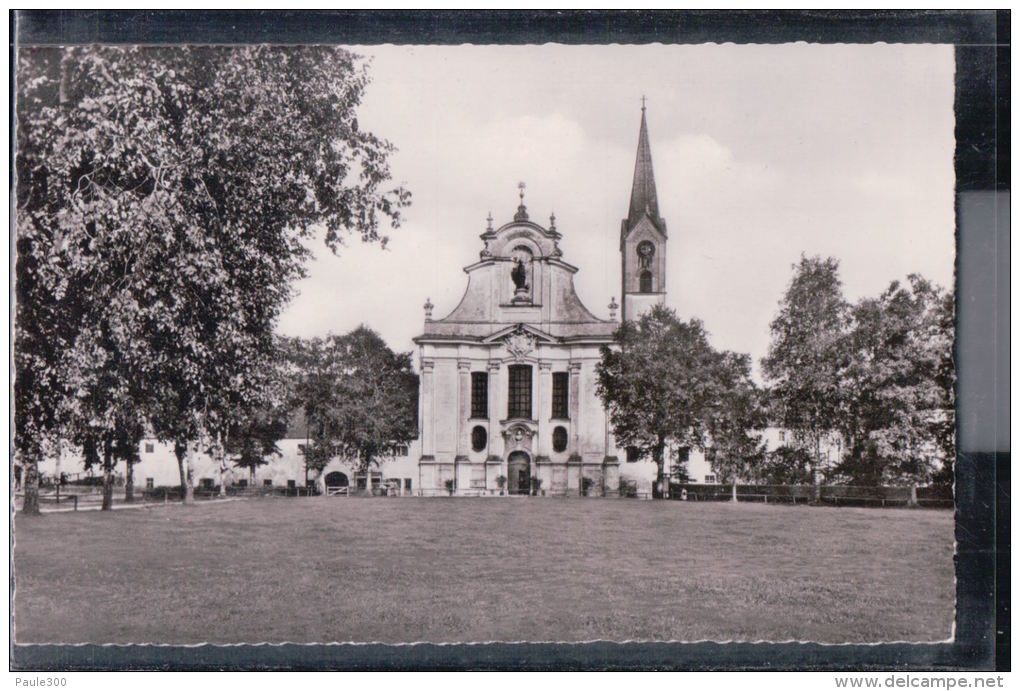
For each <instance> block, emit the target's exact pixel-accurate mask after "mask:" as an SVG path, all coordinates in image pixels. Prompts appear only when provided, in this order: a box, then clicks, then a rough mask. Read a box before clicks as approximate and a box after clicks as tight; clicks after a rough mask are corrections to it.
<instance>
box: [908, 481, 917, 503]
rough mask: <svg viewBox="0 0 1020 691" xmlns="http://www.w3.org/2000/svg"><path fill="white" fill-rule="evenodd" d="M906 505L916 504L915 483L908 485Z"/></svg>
mask: <svg viewBox="0 0 1020 691" xmlns="http://www.w3.org/2000/svg"><path fill="white" fill-rule="evenodd" d="M907 506H917V484H916V483H915V484H911V485H910V500H909V501H908V502H907Z"/></svg>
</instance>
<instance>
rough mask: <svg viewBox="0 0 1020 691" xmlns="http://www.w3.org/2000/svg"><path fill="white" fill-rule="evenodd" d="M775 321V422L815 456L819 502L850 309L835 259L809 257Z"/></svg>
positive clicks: (766, 363) (770, 370) (765, 366)
mask: <svg viewBox="0 0 1020 691" xmlns="http://www.w3.org/2000/svg"><path fill="white" fill-rule="evenodd" d="M793 269H794V273H793V279H792V280H791V282H790V284H789V286H787V289H786V293H785V294H784V295H783V298H782V300H781V301H780V303H779V313H778V314H777V315H776V317H775V318H774V319H773V320H772V324H771V327H770V329H771V335H772V341H771V343H770V345H769V351H768V355H767V356H766V357H765V358H764V359H763V360H762V371H763V373H764V375H765V378H766V380H767V383H768V385H769V387H770V397H771V400H772V402H773V410H772V415H773V416H774V418H775V421H776V422H777V423H778V424H779V425H781V426H782V427H784V428H785V429H786V430H787V431H789V432H791V433H792V434H793V436H794V439H795V441H796V442H797V443H799V444H801V445H802V446H804V447H805V448H806V449H807V450H809V452H810V453H811V456H812V469H811V471H812V477H813V479H814V485H815V500H816V501H818V500H819V499H820V494H821V466H822V442H823V440H824V439H825V438H826V437H828V436H829V435H831V434H833V433H834V432H836V430H838V426H839V421H840V405H841V390H840V381H841V369H842V365H843V364H844V359H845V358H844V353H843V345H844V336H845V333H846V324H847V304H846V300H845V299H844V298H843V289H842V282H841V281H840V278H839V262H837V261H836V260H835V259H833V258H831V257H830V258H827V259H822V258H820V257H804V256H802V257H801V259H800V263H799V264H796V265H794V267H793Z"/></svg>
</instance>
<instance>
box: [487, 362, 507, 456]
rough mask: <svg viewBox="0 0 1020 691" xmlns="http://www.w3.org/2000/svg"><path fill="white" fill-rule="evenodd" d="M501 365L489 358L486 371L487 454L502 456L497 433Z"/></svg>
mask: <svg viewBox="0 0 1020 691" xmlns="http://www.w3.org/2000/svg"><path fill="white" fill-rule="evenodd" d="M500 369H501V365H500V362H499V361H498V360H489V362H488V363H487V365H486V371H488V373H489V386H488V396H489V430H488V432H489V438H488V442H489V456H502V455H503V448H502V444H501V443H500V442H501V439H500V435H499V431H500V429H499V417H500V415H499V408H500V390H499V388H500V387H499V378H500Z"/></svg>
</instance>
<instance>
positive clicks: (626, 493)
mask: <svg viewBox="0 0 1020 691" xmlns="http://www.w3.org/2000/svg"><path fill="white" fill-rule="evenodd" d="M620 496H621V497H632V498H633V497H636V496H637V482H635V481H633V480H627V479H626V478H622V477H621V478H620Z"/></svg>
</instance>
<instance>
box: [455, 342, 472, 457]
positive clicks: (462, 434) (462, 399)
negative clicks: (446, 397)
mask: <svg viewBox="0 0 1020 691" xmlns="http://www.w3.org/2000/svg"><path fill="white" fill-rule="evenodd" d="M457 379H458V381H457V455H458V456H465V457H466V456H467V452H468V448H469V447H470V441H469V439H470V435H471V425H470V424H468V421H469V419H470V417H471V361H470V360H458V361H457Z"/></svg>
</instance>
